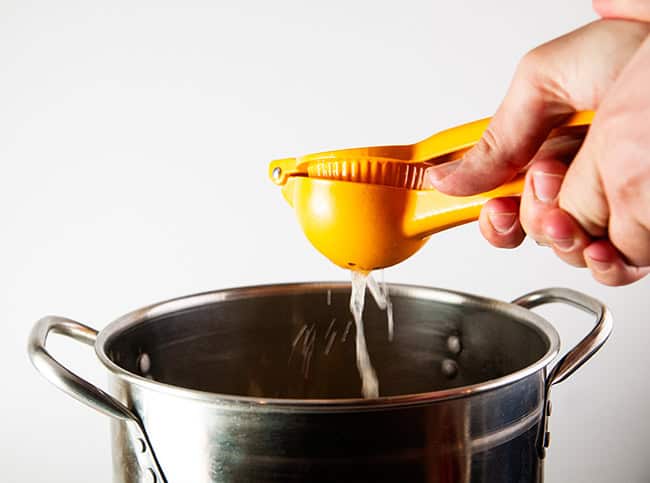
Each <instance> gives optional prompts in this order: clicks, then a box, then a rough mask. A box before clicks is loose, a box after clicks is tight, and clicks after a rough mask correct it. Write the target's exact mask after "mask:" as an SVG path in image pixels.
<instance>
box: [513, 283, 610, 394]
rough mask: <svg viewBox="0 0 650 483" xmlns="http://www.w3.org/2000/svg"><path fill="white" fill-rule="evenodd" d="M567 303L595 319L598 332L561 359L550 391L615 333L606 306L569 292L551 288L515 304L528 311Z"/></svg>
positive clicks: (550, 381)
mask: <svg viewBox="0 0 650 483" xmlns="http://www.w3.org/2000/svg"><path fill="white" fill-rule="evenodd" d="M554 302H563V303H567V304H569V305H572V306H573V307H576V308H578V309H581V310H583V311H584V312H588V313H590V314H593V315H594V316H595V319H596V320H595V325H594V328H593V329H591V331H590V332H589V333H588V334H587V335H586V336H585V337H584V338H583V339H582V340H581V341H580V342H578V344H576V346H575V347H573V348H572V349H571V350H569V352H567V353H566V354H565V355H564V356H563V357H561V358H560V359H559V360H558V361H557V362H556V363H555V364H554V365H553V367H552V368H551V369H550V371H549V372H548V378H547V387H550V386H551V385H554V384H558V383H560V382H562V381H564V380H565V379H566V378H567V377H569V376H570V375H571V374H573V373H574V372H575V371H576V370H577V369H578V368H579V367H580V366H582V365H583V364H584V363H585V362H587V361H588V360H589V358H590V357H591V356H592V355H594V354H595V353H596V351H598V349H600V347H601V346H602V345H603V344H604V343H605V341H606V340H607V338H608V337H609V336H610V334H611V333H612V315H611V313H610V312H609V310H608V309H607V307H605V306H604V305H603V304H602V303H600V302H599V301H598V300H596V299H594V298H592V297H589V296H588V295H585V294H583V293H580V292H576V291H575V290H571V289H568V288H547V289H544V290H538V291H535V292H531V293H529V294H526V295H523V296H521V297H519V298H517V299H515V300H513V301H512V303H513V304H517V305H521V306H522V307H526V308H528V309H530V308H533V307H538V306H540V305H544V304H549V303H554Z"/></svg>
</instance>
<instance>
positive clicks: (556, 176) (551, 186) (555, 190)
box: [520, 160, 567, 245]
mask: <svg viewBox="0 0 650 483" xmlns="http://www.w3.org/2000/svg"><path fill="white" fill-rule="evenodd" d="M566 170H567V167H566V165H564V164H563V163H561V162H560V161H554V160H545V161H538V162H535V163H533V164H532V165H531V166H530V168H529V169H528V173H527V174H526V182H525V185H524V192H523V194H522V197H521V215H520V216H521V224H522V226H523V227H524V231H525V232H526V233H527V234H528V236H530V237H532V238H534V239H535V240H536V241H537V243H539V244H542V245H550V241H549V240H548V239H547V236H546V233H545V232H544V227H543V225H542V221H543V220H544V217H545V216H546V214H547V213H548V212H550V211H552V210H554V209H556V208H557V206H558V194H559V193H560V188H561V186H562V182H563V180H564V174H565V173H566Z"/></svg>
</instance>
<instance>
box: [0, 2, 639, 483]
mask: <svg viewBox="0 0 650 483" xmlns="http://www.w3.org/2000/svg"><path fill="white" fill-rule="evenodd" d="M594 18H595V16H594V14H593V13H592V11H591V6H590V2H588V1H586V0H581V1H573V2H567V1H564V0H546V1H543V2H542V1H519V0H517V1H515V0H509V1H500V2H484V1H465V2H440V1H433V0H429V1H424V0H422V1H409V0H404V1H399V2H397V1H377V0H374V1H369V0H365V1H350V0H345V1H343V0H327V1H320V0H319V1H311V2H305V1H299V0H295V1H291V0H275V1H272V2H265V1H262V0H255V1H254V0H220V1H197V0H186V1H183V2H170V1H160V0H158V1H128V2H127V1H111V2H108V1H106V2H101V1H96V0H88V1H78V2H73V1H66V0H61V1H58V2H48V1H12V0H0V167H1V171H0V223H1V225H0V227H1V228H0V328H1V333H0V368H1V369H0V371H1V372H0V374H1V375H2V380H1V387H2V390H1V391H0V392H1V396H0V418H1V420H0V421H1V422H0V480H1V481H3V482H53V481H56V482H67V483H73V482H84V483H85V482H88V481H93V482H97V483H107V482H109V481H110V480H111V463H110V447H109V437H108V420H107V417H105V416H103V415H101V414H99V413H96V412H95V411H92V410H90V409H88V408H86V407H83V406H82V405H80V404H79V403H77V402H76V401H74V400H72V399H71V398H69V397H68V396H66V395H64V394H63V393H62V392H60V391H58V390H57V389H56V388H54V387H53V386H52V385H50V384H49V383H47V382H46V381H45V379H43V378H42V377H41V376H40V375H38V374H37V373H36V371H35V370H34V369H33V368H32V367H31V365H30V364H29V361H28V359H27V355H26V340H27V335H28V332H29V330H30V328H31V327H32V325H33V324H34V322H35V321H36V320H37V319H39V318H40V317H41V316H44V315H46V314H58V315H64V316H68V317H71V318H75V319H77V320H79V321H82V322H84V323H86V324H89V325H91V326H93V327H95V328H97V329H101V328H102V327H104V326H105V325H106V324H107V323H108V322H110V321H111V320H113V319H114V318H116V317H118V316H120V315H121V314H123V313H125V312H127V311H130V310H132V309H135V308H137V307H139V306H143V305H146V304H149V303H153V302H156V301H160V300H163V299H166V298H170V297H174V296H180V295H185V294H189V293H193V292H198V291H204V290H210V289H216V288H222V287H231V286H237V285H248V284H258V283H273V282H284V281H298V280H300V281H309V280H341V279H347V278H348V274H347V273H345V272H344V271H342V270H339V269H338V268H336V267H334V266H333V265H331V264H330V263H329V262H328V261H327V260H326V259H324V258H323V257H321V256H320V255H319V254H318V253H316V252H315V251H314V249H313V248H312V247H311V246H310V245H309V244H308V242H307V241H306V240H305V238H304V237H303V235H302V233H301V231H300V229H299V227H298V225H297V223H296V221H295V219H294V217H293V213H292V212H291V210H290V209H289V207H288V206H287V205H286V204H285V203H284V201H283V200H282V198H281V196H280V193H279V190H278V189H277V188H276V187H275V186H274V185H272V184H271V183H270V182H269V181H268V179H267V177H266V176H267V164H268V162H269V161H270V160H272V159H275V158H279V157H286V156H292V155H297V154H304V153H310V152H314V151H320V150H325V149H331V148H340V147H351V146H364V145H375V144H395V143H407V142H413V141H416V140H419V139H421V138H424V137H426V136H428V135H430V134H432V133H434V132H436V131H438V130H440V129H444V128H446V127H450V126H453V125H455V124H459V123H463V122H467V121H471V120H474V119H477V118H481V117H484V116H488V115H491V114H492V113H493V112H494V109H495V108H496V106H497V105H498V103H499V101H500V99H501V98H502V96H503V94H504V92H505V90H506V88H507V86H508V83H509V81H510V78H511V76H512V73H513V70H514V68H515V66H516V63H517V61H518V59H519V58H520V57H521V56H522V55H523V54H524V53H525V52H526V51H527V50H529V49H530V48H532V47H534V46H535V45H537V44H539V43H541V42H544V41H546V40H549V39H551V38H553V37H555V36H558V35H560V34H562V33H564V32H567V31H569V30H571V29H573V28H576V27H578V26H579V25H581V24H584V23H586V22H589V21H591V20H593V19H594ZM386 278H387V280H388V281H391V282H405V283H414V284H423V285H430V286H439V287H445V288H451V289H456V290H462V291H466V292H471V293H477V294H482V295H488V296H492V297H495V298H499V299H502V300H510V299H512V298H515V297H516V296H519V295H521V294H523V293H525V292H528V291H531V290H534V289H538V288H543V287H547V286H556V285H559V286H566V287H572V288H574V289H577V290H581V291H583V292H585V293H587V294H590V295H592V296H594V297H597V298H599V299H600V300H602V301H604V302H605V303H607V304H608V305H609V306H610V308H611V310H612V312H613V314H614V316H615V323H616V326H615V333H614V335H613V337H612V338H611V339H610V340H609V342H608V343H607V344H606V346H605V348H604V349H603V350H602V351H601V352H600V353H599V354H598V356H597V357H596V358H594V359H593V360H592V361H590V362H589V363H588V364H587V365H585V366H584V367H583V368H582V369H580V370H579V371H578V372H577V373H575V374H574V375H573V376H572V377H571V378H570V379H569V380H567V381H566V382H564V383H562V384H561V385H560V386H558V387H557V388H556V389H555V390H554V392H553V402H554V413H553V416H552V418H551V421H550V430H551V433H552V442H551V448H550V452H549V456H548V459H547V478H548V480H547V481H550V482H556V483H561V482H591V483H598V482H603V483H605V482H612V481H620V482H625V483H635V482H638V483H641V482H648V481H650V463H649V462H648V450H647V447H646V442H647V435H648V434H649V433H650V417H649V416H650V409H649V407H648V406H649V402H650V378H648V367H649V363H650V352H649V351H648V341H649V339H650V325H649V324H648V315H647V314H648V309H649V308H650V302H649V297H648V296H649V291H648V289H649V288H650V280H645V281H643V282H641V283H637V284H635V285H632V286H629V287H625V288H606V287H604V286H600V285H598V284H597V283H595V282H594V281H592V280H591V278H590V276H589V274H588V273H587V272H586V271H585V270H578V269H574V268H570V267H568V266H566V265H564V264H562V263H561V262H560V261H558V260H557V259H556V258H555V257H554V256H553V255H552V254H551V253H550V252H549V250H548V249H544V248H540V247H537V246H536V245H534V244H533V243H531V242H526V243H525V244H524V245H523V246H522V247H520V248H518V249H516V250H497V249H495V248H492V247H490V246H489V245H488V244H487V242H485V241H484V240H483V239H482V238H481V237H480V235H479V232H478V227H477V226H476V224H470V225H466V226H464V227H460V228H457V229H453V230H451V231H449V232H446V233H442V234H440V235H436V236H435V237H433V239H432V240H431V241H430V242H429V243H428V245H427V246H426V247H425V248H424V249H423V250H422V251H421V252H420V253H418V254H417V255H416V256H414V257H413V258H411V259H409V260H408V261H406V262H405V263H403V264H401V265H399V266H397V267H394V268H392V269H390V270H388V271H387V273H386ZM543 313H544V315H546V316H547V317H548V318H549V319H550V320H551V321H552V322H553V323H554V324H555V325H556V326H557V327H558V329H559V330H560V332H561V334H562V337H563V339H564V340H565V341H566V346H567V347H568V346H569V345H570V344H572V343H574V342H575V341H576V340H577V339H578V338H579V337H581V336H583V335H584V334H585V333H586V332H587V331H588V330H589V327H590V320H589V317H585V316H583V315H581V314H578V313H576V311H575V310H573V309H567V308H558V309H553V310H546V311H544V312H543ZM52 350H53V352H54V353H56V354H57V356H58V357H60V358H61V359H62V360H63V361H65V362H66V363H67V364H69V365H70V366H71V367H72V368H73V369H74V370H75V371H78V372H79V373H81V374H83V375H85V376H87V377H88V378H90V379H92V380H93V381H95V382H97V383H98V384H100V385H101V384H103V383H104V382H105V375H104V373H103V372H102V370H101V368H100V367H99V366H98V363H97V362H96V360H95V358H94V355H93V353H92V351H91V350H90V349H89V348H87V347H81V346H79V344H75V343H72V342H69V341H61V340H59V339H55V338H53V340H52ZM179 417H182V415H179Z"/></svg>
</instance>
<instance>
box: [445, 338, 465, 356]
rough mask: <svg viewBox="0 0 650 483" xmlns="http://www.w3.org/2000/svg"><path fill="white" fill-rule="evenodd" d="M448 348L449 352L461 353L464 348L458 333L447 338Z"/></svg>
mask: <svg viewBox="0 0 650 483" xmlns="http://www.w3.org/2000/svg"><path fill="white" fill-rule="evenodd" d="M447 349H449V352H451V353H452V354H454V355H456V354H460V351H461V350H462V349H463V348H462V346H461V344H460V337H458V336H457V335H450V336H449V337H448V338H447Z"/></svg>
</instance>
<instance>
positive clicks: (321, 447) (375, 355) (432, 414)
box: [30, 283, 611, 483]
mask: <svg viewBox="0 0 650 483" xmlns="http://www.w3.org/2000/svg"><path fill="white" fill-rule="evenodd" d="M390 293H391V298H392V300H393V308H394V313H395V320H396V327H395V338H394V340H393V341H392V342H390V343H389V342H388V341H387V330H386V325H385V324H386V320H385V314H384V313H383V312H381V311H380V310H378V309H377V308H376V307H374V305H373V304H367V310H366V312H365V316H364V320H365V325H366V335H367V337H368V346H369V349H370V356H371V358H372V360H373V363H374V365H375V368H376V370H377V373H378V376H379V383H380V395H381V397H380V398H378V399H372V400H365V399H362V398H360V396H359V393H360V381H359V376H358V373H357V371H356V365H355V362H354V337H348V338H347V340H346V339H345V334H346V328H348V329H349V327H347V325H348V320H349V314H348V297H349V284H343V283H329V284H293V285H272V286H264V287H250V288H239V289H232V290H224V291H219V292H212V293H206V294H199V295H195V296H190V297H184V298H180V299H175V300H172V301H168V302H163V303H161V304H156V305H153V306H150V307H146V308H144V309H141V310H138V311H135V312H132V313H130V314H128V315H126V316H124V317H122V318H121V319H119V320H117V321H116V322H113V323H112V324H110V325H109V326H108V327H107V328H105V329H104V330H103V331H102V332H101V333H100V334H99V337H98V338H97V340H96V343H95V349H96V352H97V355H98V357H99V359H100V360H101V361H102V363H103V364H104V365H105V366H106V367H107V368H108V369H109V371H110V373H111V376H110V392H111V394H113V395H114V397H112V396H109V395H108V394H106V393H104V392H102V391H99V390H97V389H96V388H94V387H93V386H92V385H90V384H88V383H86V382H85V381H82V380H81V379H79V378H78V377H77V376H74V375H73V374H72V373H70V372H69V371H67V370H66V369H64V368H63V367H62V366H60V365H59V364H58V363H57V362H56V361H55V360H54V359H53V358H52V357H51V356H50V355H49V354H48V353H47V351H46V350H45V342H46V337H47V332H48V331H49V330H57V331H59V332H63V333H66V334H67V335H70V336H72V337H73V338H81V339H82V340H83V341H84V342H85V343H92V340H93V338H94V336H95V334H96V333H95V332H94V331H92V329H89V328H87V327H85V326H82V325H81V324H76V323H74V322H72V321H69V320H65V319H56V318H49V319H44V320H42V321H40V322H39V323H38V324H37V325H36V327H35V328H34V330H33V333H32V337H31V339H30V356H31V357H32V360H33V361H34V363H35V365H36V366H37V368H38V369H39V370H40V371H41V372H42V373H43V374H44V375H45V376H46V377H47V378H48V379H49V380H50V381H52V382H54V383H55V384H56V385H57V386H59V387H61V388H62V389H64V390H65V391H66V392H68V393H70V394H72V395H73V396H74V397H76V398H77V399H79V400H81V401H83V402H85V403H87V404H88V405H90V406H91V407H93V408H95V409H98V410H100V411H102V412H104V413H106V414H109V415H111V416H114V417H113V418H112V424H111V427H112V438H113V441H112V443H113V459H114V478H115V482H120V483H121V482H133V481H137V482H141V481H151V475H150V468H153V470H154V472H156V471H160V470H159V469H157V467H156V466H152V465H151V464H148V463H147V462H146V461H145V460H143V457H142V455H143V454H144V455H148V454H151V455H152V456H153V453H152V452H151V446H152V447H153V448H154V450H155V452H156V456H157V461H159V462H160V464H161V467H162V471H163V472H164V474H165V476H166V478H167V481H169V482H177V481H178V482H184V481H192V482H236V481H260V482H271V481H273V482H275V481H278V482H279V481H282V482H285V481H355V482H361V481H409V482H419V481H421V482H484V481H489V482H491V483H492V482H496V483H498V482H504V483H505V482H511V481H520V482H529V481H531V482H538V481H541V480H542V457H543V452H540V446H543V444H544V442H546V441H547V438H545V436H544V435H545V432H546V419H547V416H546V413H547V411H546V410H545V409H546V407H547V406H546V400H547V391H548V387H549V385H550V384H552V383H554V382H559V381H560V380H563V379H565V378H566V377H567V376H568V375H570V374H571V373H572V372H573V371H574V370H575V369H577V367H579V366H580V365H581V364H582V363H583V362H584V361H585V360H586V359H587V358H588V357H590V356H591V354H592V353H593V352H594V351H595V350H597V348H598V347H599V346H600V345H601V344H602V343H603V342H604V340H605V339H606V337H607V335H608V333H609V331H610V330H611V321H610V319H609V315H608V314H607V312H606V310H605V309H604V308H603V307H602V305H601V304H599V303H598V302H596V301H594V300H593V299H591V298H589V297H586V296H584V295H582V294H577V293H576V292H573V291H567V290H564V289H550V290H547V291H539V292H535V293H533V294H529V295H528V296H525V297H522V298H520V299H518V300H517V301H516V302H517V303H519V304H522V305H526V306H530V307H532V306H535V305H540V304H542V303H547V302H549V301H551V300H553V301H557V300H562V301H569V302H570V303H572V304H573V305H577V306H579V307H581V308H583V309H587V310H591V311H593V312H594V313H597V314H599V315H598V321H597V324H596V327H595V328H594V329H593V330H592V332H591V333H590V334H589V335H588V336H587V337H586V338H585V339H584V340H583V341H582V342H580V343H579V344H578V345H577V346H576V348H574V349H572V350H570V351H569V352H568V354H567V355H566V356H565V357H563V358H562V359H561V360H560V361H558V362H557V363H556V364H555V365H552V362H553V360H554V358H555V357H556V355H557V352H558V348H559V338H558V336H557V333H556V332H555V330H554V329H553V327H552V326H551V325H550V324H548V323H547V322H546V321H544V320H543V319H542V318H541V317H539V316H538V315H536V314H534V313H533V312H531V311H529V310H527V309H525V308H523V307H520V306H518V305H516V304H507V303H504V302H499V301H495V300H490V299H485V298H481V297H475V296H470V295H466V294H460V293H455V292H449V291H443V290H437V289H428V288H421V287H410V286H391V287H390ZM352 330H354V329H352ZM332 334H336V335H335V336H334V338H335V339H336V341H334V342H332ZM307 337H309V340H307V339H306V338H307ZM307 359H308V362H306V360H307ZM450 367H453V368H454V370H449V368H450ZM551 367H552V369H549V368H551ZM547 370H548V376H547V375H546V374H547ZM116 400H117V401H116ZM118 401H121V402H118ZM127 408H128V409H127ZM133 423H135V424H133ZM133 427H136V428H139V429H140V430H141V434H138V433H137V432H135V433H134V431H133V429H132V428H133ZM142 428H146V434H145V433H144V430H143V429H142ZM149 444H151V446H149ZM143 448H144V449H145V451H144V453H143V452H142V449H143ZM153 461H154V462H155V459H153ZM155 476H156V478H158V479H157V480H156V481H163V480H162V476H163V475H162V472H159V473H156V475H155Z"/></svg>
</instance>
